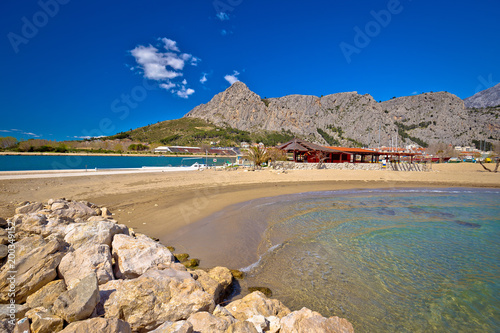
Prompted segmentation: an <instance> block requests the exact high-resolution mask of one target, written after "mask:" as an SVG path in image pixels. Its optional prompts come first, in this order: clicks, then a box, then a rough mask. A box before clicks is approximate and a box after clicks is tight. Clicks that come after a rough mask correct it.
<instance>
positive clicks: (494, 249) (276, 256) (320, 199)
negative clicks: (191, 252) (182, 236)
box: [190, 189, 500, 332]
mask: <svg viewBox="0 0 500 333" xmlns="http://www.w3.org/2000/svg"><path fill="white" fill-rule="evenodd" d="M499 203H500V191H498V190H493V189H492V190H489V189H397V190H357V191H337V192H321V193H305V194H298V195H287V196H280V197H273V198H263V199H258V200H253V201H250V202H246V203H244V204H239V205H235V206H232V207H230V208H228V209H227V210H225V211H224V212H219V213H218V214H216V215H214V216H212V217H209V218H207V219H204V220H203V221H202V222H201V224H200V226H202V225H203V227H202V228H201V229H200V233H204V232H205V231H204V229H205V230H208V229H210V228H212V226H213V227H215V228H216V229H217V228H220V227H221V226H223V227H229V226H231V228H233V229H234V230H235V233H234V234H233V235H232V236H234V237H236V238H237V239H239V241H238V243H239V244H242V245H241V246H237V247H236V248H235V249H234V250H233V251H230V253H229V254H227V256H226V257H224V255H223V254H220V255H216V256H215V257H217V258H218V260H219V261H220V262H217V260H215V261H213V258H211V259H208V258H207V259H208V260H209V262H210V264H212V265H215V264H218V265H224V264H228V265H229V266H231V265H232V262H233V261H230V259H228V260H225V258H229V256H231V257H232V258H238V259H239V260H241V262H242V263H244V265H245V266H246V267H245V268H244V270H245V271H246V272H247V278H246V280H244V281H243V282H242V287H243V288H245V287H247V286H266V287H269V288H271V290H272V291H273V297H275V298H278V299H280V300H281V301H283V302H284V303H285V304H286V305H287V306H289V307H290V308H291V309H292V310H297V309H300V308H301V307H302V306H306V307H309V308H311V309H314V310H316V311H318V312H320V313H321V314H323V315H325V316H331V315H337V316H341V317H345V318H347V319H348V320H350V321H351V322H352V323H353V325H354V328H355V331H356V332H494V331H496V330H497V329H498V327H500V214H499V213H500V209H499V207H498V205H499ZM235 225H237V226H238V227H236V226H235ZM223 234H224V237H225V239H224V238H221V239H212V240H211V242H212V243H213V244H214V250H215V248H217V247H220V245H221V244H223V243H224V242H227V241H228V240H227V238H228V237H232V236H231V231H230V230H229V233H228V230H227V229H226V232H225V233H223ZM256 234H259V237H258V240H257V237H256ZM213 235H214V233H211V236H213ZM190 236H193V237H196V234H192V235H190ZM248 238H252V239H251V241H248ZM226 252H227V251H226ZM205 253H207V252H205ZM200 257H201V259H202V264H203V259H204V258H203V255H201V256H200Z"/></svg>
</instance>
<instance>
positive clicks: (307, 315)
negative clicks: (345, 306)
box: [280, 308, 354, 333]
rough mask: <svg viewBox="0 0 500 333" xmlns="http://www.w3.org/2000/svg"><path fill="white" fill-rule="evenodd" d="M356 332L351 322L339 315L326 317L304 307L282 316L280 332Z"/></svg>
mask: <svg viewBox="0 0 500 333" xmlns="http://www.w3.org/2000/svg"><path fill="white" fill-rule="evenodd" d="M297 332H311V333H354V329H353V327H352V325H351V323H350V322H348V321H347V320H346V319H343V318H339V317H330V318H325V317H323V316H321V315H320V314H319V313H317V312H314V311H311V310H309V309H307V308H302V309H301V310H299V311H294V312H292V313H290V314H289V315H287V316H285V317H283V318H281V329H280V333H297Z"/></svg>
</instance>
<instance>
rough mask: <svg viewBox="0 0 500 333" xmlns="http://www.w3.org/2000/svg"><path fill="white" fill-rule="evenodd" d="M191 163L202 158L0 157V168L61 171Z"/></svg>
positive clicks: (222, 160)
mask: <svg viewBox="0 0 500 333" xmlns="http://www.w3.org/2000/svg"><path fill="white" fill-rule="evenodd" d="M231 160H232V161H234V158H228V157H224V158H217V161H216V162H214V161H213V157H212V158H210V157H209V158H208V165H223V164H224V163H226V162H228V161H231ZM195 162H198V163H203V164H204V163H205V158H202V157H199V158H193V157H177V156H140V155H139V156H138V155H134V156H92V155H89V156H76V155H65V156H44V155H34V156H27V155H15V156H0V171H26V170H64V169H86V168H88V169H95V168H98V169H109V168H141V167H143V166H149V167H154V166H173V167H176V166H181V165H184V166H190V165H193V164H194V163H195Z"/></svg>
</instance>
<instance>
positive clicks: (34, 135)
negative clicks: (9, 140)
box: [0, 128, 41, 138]
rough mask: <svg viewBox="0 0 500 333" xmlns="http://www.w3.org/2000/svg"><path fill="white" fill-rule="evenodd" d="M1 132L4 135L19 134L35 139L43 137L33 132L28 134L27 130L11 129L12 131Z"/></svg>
mask: <svg viewBox="0 0 500 333" xmlns="http://www.w3.org/2000/svg"><path fill="white" fill-rule="evenodd" d="M0 132H2V133H12V132H18V133H20V134H24V135H29V136H33V137H35V138H39V137H40V136H41V135H38V134H35V133H32V132H26V131H25V130H20V129H16V128H11V129H10V130H0Z"/></svg>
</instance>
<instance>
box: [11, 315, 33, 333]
mask: <svg viewBox="0 0 500 333" xmlns="http://www.w3.org/2000/svg"><path fill="white" fill-rule="evenodd" d="M29 331H30V320H29V319H28V317H24V318H21V319H19V320H18V321H17V322H16V326H15V327H14V331H13V333H26V332H29Z"/></svg>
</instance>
